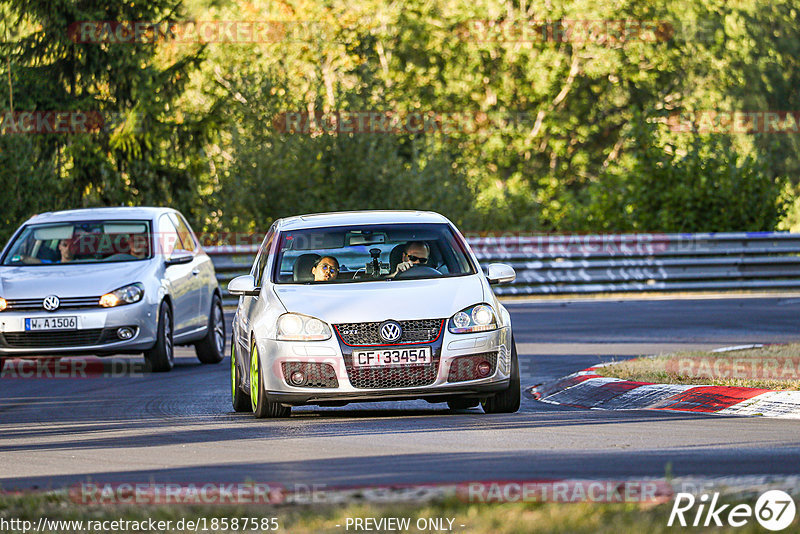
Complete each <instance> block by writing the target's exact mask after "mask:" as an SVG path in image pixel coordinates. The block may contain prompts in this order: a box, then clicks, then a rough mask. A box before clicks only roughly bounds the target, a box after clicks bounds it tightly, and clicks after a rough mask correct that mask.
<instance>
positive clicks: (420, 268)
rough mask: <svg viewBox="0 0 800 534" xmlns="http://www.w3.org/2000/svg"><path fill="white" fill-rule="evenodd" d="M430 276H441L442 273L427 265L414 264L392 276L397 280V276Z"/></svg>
mask: <svg viewBox="0 0 800 534" xmlns="http://www.w3.org/2000/svg"><path fill="white" fill-rule="evenodd" d="M431 276H442V273H440V272H439V271H437V270H436V269H434V268H433V267H428V266H427V265H414V266H412V267H410V268H408V269H406V270H405V271H403V272H402V273H397V276H395V277H394V278H395V280H397V279H398V278H428V277H431Z"/></svg>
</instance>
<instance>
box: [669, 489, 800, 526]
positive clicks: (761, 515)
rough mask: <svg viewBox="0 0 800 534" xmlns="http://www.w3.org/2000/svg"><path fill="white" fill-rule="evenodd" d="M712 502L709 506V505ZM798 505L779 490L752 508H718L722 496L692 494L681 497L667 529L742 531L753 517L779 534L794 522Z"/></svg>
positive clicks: (731, 506) (675, 504) (716, 494)
mask: <svg viewBox="0 0 800 534" xmlns="http://www.w3.org/2000/svg"><path fill="white" fill-rule="evenodd" d="M709 499H710V502H709ZM795 513H796V509H795V503H794V500H793V499H792V497H791V495H789V494H788V493H786V492H784V491H780V490H770V491H767V492H765V493H762V494H761V495H760V496H759V497H758V500H757V501H756V504H755V506H754V507H752V506H750V505H749V504H737V505H731V504H719V493H714V494H713V496H712V497H710V498H709V495H708V494H707V493H704V494H702V495H700V497H699V498H695V496H694V495H692V494H691V493H678V494H677V495H676V496H675V503H674V504H673V505H672V511H671V512H670V514H669V521H667V526H669V527H671V526H672V525H673V524H675V521H676V520H677V524H679V525H681V526H682V527H686V526H692V527H701V526H702V527H709V526H717V527H721V526H723V525H725V524H727V525H730V526H732V527H742V526H744V525H746V524H747V523H748V522H749V521H750V520H751V519H753V517H755V519H756V521H758V523H759V524H760V525H761V526H762V527H764V528H765V529H767V530H772V531H780V530H783V529H785V528H787V527H788V526H789V525H791V524H792V521H794V516H795Z"/></svg>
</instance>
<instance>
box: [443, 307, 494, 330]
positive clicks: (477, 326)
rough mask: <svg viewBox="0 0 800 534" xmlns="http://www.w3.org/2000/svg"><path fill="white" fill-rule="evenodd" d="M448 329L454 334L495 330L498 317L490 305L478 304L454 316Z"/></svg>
mask: <svg viewBox="0 0 800 534" xmlns="http://www.w3.org/2000/svg"><path fill="white" fill-rule="evenodd" d="M447 328H448V329H449V330H450V331H451V332H452V333H454V334H467V333H469V332H486V331H487V330H495V329H497V316H496V315H495V314H494V310H493V309H492V307H491V306H489V305H488V304H477V305H475V306H471V307H469V308H467V309H465V310H461V311H460V312H458V313H457V314H455V315H453V316H452V317H451V318H450V322H449V323H448V325H447Z"/></svg>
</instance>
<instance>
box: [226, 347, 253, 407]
mask: <svg viewBox="0 0 800 534" xmlns="http://www.w3.org/2000/svg"><path fill="white" fill-rule="evenodd" d="M235 343H236V342H235V341H234V339H233V336H231V388H232V389H233V392H232V396H233V398H232V400H233V411H235V412H249V411H251V410H252V408H251V407H250V395H248V394H247V393H245V392H244V391H242V377H241V376H239V366H238V365H236V345H235Z"/></svg>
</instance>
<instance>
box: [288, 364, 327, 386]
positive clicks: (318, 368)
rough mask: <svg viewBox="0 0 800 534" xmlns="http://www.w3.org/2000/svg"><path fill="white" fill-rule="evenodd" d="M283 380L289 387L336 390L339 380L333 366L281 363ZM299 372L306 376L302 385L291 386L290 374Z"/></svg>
mask: <svg viewBox="0 0 800 534" xmlns="http://www.w3.org/2000/svg"><path fill="white" fill-rule="evenodd" d="M281 365H282V367H283V378H284V380H286V383H287V384H289V385H290V386H297V387H304V388H338V387H339V380H338V379H337V378H336V371H335V370H334V369H333V366H332V365H330V364H327V363H315V362H283V363H282V364H281ZM295 371H301V372H302V373H303V374H304V375H305V376H306V381H305V382H304V383H302V384H293V383H292V382H291V381H290V380H289V379H290V377H291V376H292V373H294V372H295Z"/></svg>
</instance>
